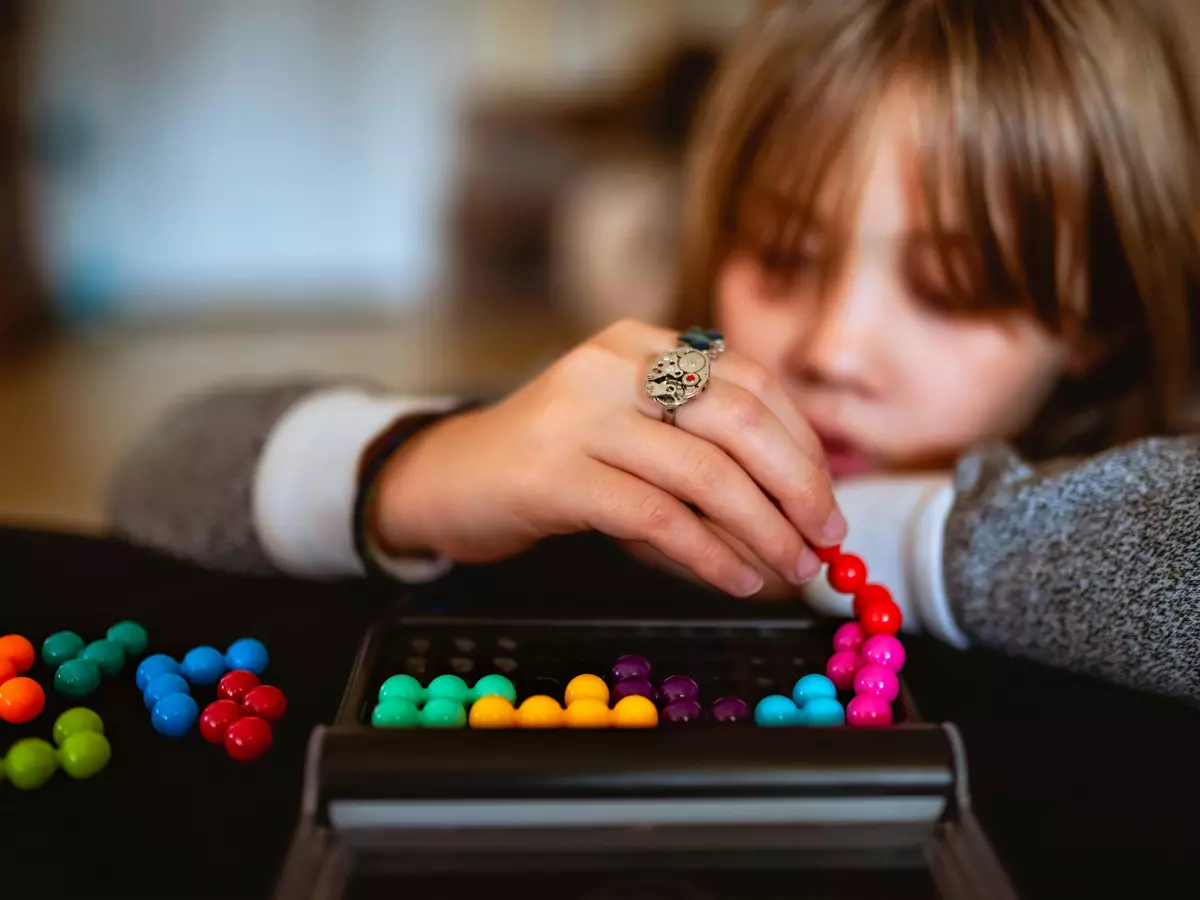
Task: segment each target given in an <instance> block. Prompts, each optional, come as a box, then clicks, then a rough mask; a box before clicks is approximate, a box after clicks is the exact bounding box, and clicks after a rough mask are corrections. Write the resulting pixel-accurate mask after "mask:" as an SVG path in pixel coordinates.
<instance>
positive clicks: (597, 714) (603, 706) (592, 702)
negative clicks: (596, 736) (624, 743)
mask: <svg viewBox="0 0 1200 900" xmlns="http://www.w3.org/2000/svg"><path fill="white" fill-rule="evenodd" d="M566 718H567V727H568V728H607V727H608V726H609V718H610V713H609V711H608V704H607V703H602V702H600V701H599V700H596V699H594V698H592V697H584V698H583V699H582V700H576V701H575V702H574V703H572V704H571V705H570V706H568V707H567V716H566Z"/></svg>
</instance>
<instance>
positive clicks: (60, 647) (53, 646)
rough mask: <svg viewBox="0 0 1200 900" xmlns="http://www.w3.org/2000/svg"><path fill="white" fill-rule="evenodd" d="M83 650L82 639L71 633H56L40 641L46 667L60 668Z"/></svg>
mask: <svg viewBox="0 0 1200 900" xmlns="http://www.w3.org/2000/svg"><path fill="white" fill-rule="evenodd" d="M82 649H83V638H81V637H80V636H79V635H77V634H76V633H75V632H73V631H56V632H55V633H54V634H52V635H50V637H48V638H46V639H45V640H44V641H42V659H44V660H45V661H46V665H48V666H61V665H62V664H63V663H65V662H66V661H67V660H68V659H74V658H75V657H76V656H78V655H79V651H80V650H82Z"/></svg>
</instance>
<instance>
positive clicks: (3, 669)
mask: <svg viewBox="0 0 1200 900" xmlns="http://www.w3.org/2000/svg"><path fill="white" fill-rule="evenodd" d="M16 677H17V667H16V666H14V665H13V664H12V660H11V659H9V658H8V657H7V656H0V684H4V682H6V681H8V679H10V678H16Z"/></svg>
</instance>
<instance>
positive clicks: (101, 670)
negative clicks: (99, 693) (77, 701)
mask: <svg viewBox="0 0 1200 900" xmlns="http://www.w3.org/2000/svg"><path fill="white" fill-rule="evenodd" d="M149 641H150V638H149V636H148V635H147V634H146V629H145V628H143V627H142V626H141V625H139V624H138V623H137V622H129V621H125V622H118V623H117V624H116V625H113V626H112V627H111V628H109V629H108V631H107V632H106V633H105V636H104V637H103V638H101V639H100V640H98V641H92V642H91V643H90V644H85V643H84V642H83V638H81V637H80V636H79V635H78V634H76V633H75V632H74V631H57V632H55V633H54V634H52V635H50V637H48V638H46V640H44V641H42V659H43V660H45V662H46V665H48V666H50V667H51V668H53V669H54V670H55V671H54V689H55V690H56V691H58V692H59V693H60V694H66V695H67V696H68V697H86V696H88V695H89V694H91V693H93V692H95V690H96V688H98V687H100V679H101V677H102V676H105V675H107V676H110V677H111V676H113V675H116V674H118V673H119V672H120V671H121V669H123V668H124V667H125V661H126V659H127V657H136V656H141V655H142V654H143V653H145V652H146V646H147V645H148V644H149Z"/></svg>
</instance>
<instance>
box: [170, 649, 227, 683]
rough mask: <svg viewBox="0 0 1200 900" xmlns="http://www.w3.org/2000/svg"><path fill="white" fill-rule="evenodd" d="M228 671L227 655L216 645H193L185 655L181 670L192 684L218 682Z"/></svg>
mask: <svg viewBox="0 0 1200 900" xmlns="http://www.w3.org/2000/svg"><path fill="white" fill-rule="evenodd" d="M225 672H226V669H225V657H224V656H223V655H222V654H221V651H220V650H218V649H217V648H216V647H193V648H192V649H191V650H189V651H188V652H187V653H186V654H185V655H184V657H183V665H182V666H181V667H180V672H179V674H181V675H182V676H183V677H184V678H186V679H187V680H188V681H190V682H191V683H192V684H196V685H201V686H204V687H207V686H208V685H210V684H216V683H217V682H218V681H220V680H221V676H222V675H224V674H225Z"/></svg>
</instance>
